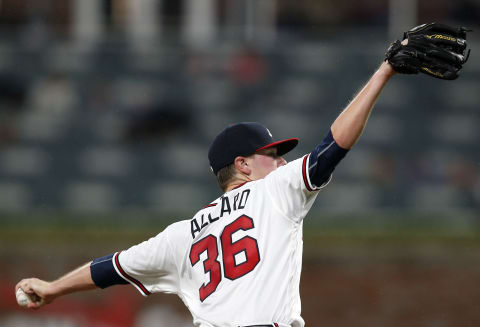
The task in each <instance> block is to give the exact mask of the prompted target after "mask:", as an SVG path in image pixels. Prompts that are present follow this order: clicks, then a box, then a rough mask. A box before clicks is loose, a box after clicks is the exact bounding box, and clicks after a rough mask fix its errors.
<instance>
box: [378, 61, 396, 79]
mask: <svg viewBox="0 0 480 327" xmlns="http://www.w3.org/2000/svg"><path fill="white" fill-rule="evenodd" d="M377 73H379V74H381V75H384V76H386V77H387V78H390V77H392V76H393V75H395V74H396V71H395V70H394V69H393V67H392V65H391V64H390V63H389V62H388V61H384V62H382V64H381V65H380V67H379V68H378V70H377Z"/></svg>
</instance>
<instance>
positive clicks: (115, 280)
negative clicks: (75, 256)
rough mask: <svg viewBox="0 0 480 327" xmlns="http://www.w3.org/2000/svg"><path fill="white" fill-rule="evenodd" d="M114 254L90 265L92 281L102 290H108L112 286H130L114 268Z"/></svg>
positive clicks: (96, 260)
mask: <svg viewBox="0 0 480 327" xmlns="http://www.w3.org/2000/svg"><path fill="white" fill-rule="evenodd" d="M112 257H113V254H109V255H106V256H104V257H101V258H97V259H95V260H93V261H92V263H91V264H90V273H91V275H92V280H93V282H94V283H95V285H97V286H98V287H100V288H106V287H109V286H112V285H119V284H128V282H127V281H126V280H125V279H123V278H122V277H121V276H120V275H119V274H118V273H117V271H116V270H115V268H114V267H113V262H112Z"/></svg>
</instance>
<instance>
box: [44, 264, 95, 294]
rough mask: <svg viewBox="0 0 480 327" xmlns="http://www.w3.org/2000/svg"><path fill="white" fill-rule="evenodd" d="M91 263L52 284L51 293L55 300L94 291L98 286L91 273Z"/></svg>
mask: <svg viewBox="0 0 480 327" xmlns="http://www.w3.org/2000/svg"><path fill="white" fill-rule="evenodd" d="M90 264H91V262H88V263H86V264H85V265H83V266H81V267H79V268H77V269H75V270H73V271H71V272H69V273H68V274H66V275H64V276H62V277H60V278H59V279H57V280H55V281H53V282H51V283H50V287H49V293H50V295H51V296H52V297H53V298H56V297H59V296H61V295H65V294H69V293H73V292H77V291H84V290H90V289H94V288H96V287H97V286H96V285H95V283H94V282H93V280H92V276H91V273H90Z"/></svg>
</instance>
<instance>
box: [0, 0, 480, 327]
mask: <svg viewBox="0 0 480 327" xmlns="http://www.w3.org/2000/svg"><path fill="white" fill-rule="evenodd" d="M430 21H438V22H444V23H450V24H455V25H463V26H468V27H470V28H472V29H473V30H475V31H476V32H475V33H471V34H470V35H469V40H468V41H469V44H470V46H471V48H472V56H471V58H470V61H469V62H468V63H467V64H466V66H465V67H464V71H463V72H462V76H461V77H460V79H458V80H457V81H455V82H445V81H440V80H434V79H432V78H428V77H425V76H416V77H412V76H396V77H395V78H394V79H393V80H392V81H391V82H390V83H389V85H387V87H386V89H385V90H384V92H383V93H382V95H381V97H380V100H379V101H378V103H377V105H376V108H375V110H374V113H373V115H372V117H371V119H370V122H369V124H368V126H367V129H366V132H365V133H364V135H363V136H362V138H361V140H360V142H359V143H358V144H357V146H356V148H355V149H354V150H353V151H352V152H351V153H350V154H349V155H348V157H347V159H346V160H344V162H342V163H341V165H340V166H339V167H338V168H337V171H336V172H335V174H334V180H333V182H332V183H331V185H330V186H329V187H328V188H327V189H325V190H324V191H323V192H322V193H321V195H320V196H319V197H318V200H317V202H316V204H315V206H314V207H313V209H312V212H311V213H310V215H309V216H308V219H307V221H306V222H305V258H304V266H303V275H302V276H303V277H302V283H301V287H302V301H303V315H304V318H305V320H306V322H307V326H427V327H430V326H431V327H444V326H478V321H480V304H479V303H480V289H479V287H478V281H479V280H480V263H479V259H480V252H479V250H480V242H479V222H480V151H479V150H480V148H479V145H478V144H479V140H480V131H479V128H478V126H479V125H480V114H479V109H480V78H479V77H480V61H479V60H478V54H479V53H480V46H479V45H480V44H479V33H478V32H479V31H480V28H479V23H480V2H479V1H478V0H459V1H451V0H436V1H435V2H434V3H432V2H431V1H429V0H403V1H400V0H359V1H348V0H336V1H331V0H316V1H314V0H296V1H293V0H288V1H287V0H261V1H260V0H242V1H238V0H183V1H166V0H136V1H133V0H131V1H128V0H69V1H65V0H48V1H47V0H43V1H27V0H2V1H1V2H0V104H1V106H0V264H1V267H2V268H1V270H0V325H1V326H6V327H11V326H82V327H83V326H125V327H127V326H139V327H149V326H191V318H190V316H189V314H188V312H187V311H186V309H185V308H184V307H183V304H182V303H181V302H180V301H179V300H178V299H176V297H175V296H171V295H170V296H168V295H153V296H151V297H149V298H148V299H144V298H142V297H141V296H140V295H139V294H137V292H136V291H135V290H133V288H131V287H116V288H111V289H108V290H105V291H94V292H90V293H85V294H78V295H71V296H68V297H65V298H64V299H62V300H60V301H58V302H57V303H55V304H53V305H51V306H49V307H48V308H45V309H44V310H40V311H37V312H35V313H31V312H27V311H25V310H21V309H20V308H18V307H17V306H16V304H15V299H14V292H13V287H14V285H15V283H16V282H17V281H18V280H20V279H21V278H24V277H31V276H38V277H41V278H45V279H54V278H56V277H58V276H59V275H61V274H63V273H65V272H67V271H68V270H71V269H72V268H74V267H76V266H78V265H80V264H82V263H83V262H86V261H88V260H90V259H92V258H94V257H98V256H101V255H104V254H107V253H111V252H113V251H116V250H120V249H124V248H127V247H129V246H131V245H133V244H135V243H137V242H139V241H141V240H143V239H146V238H148V237H150V236H153V235H155V234H156V233H158V232H160V231H161V230H162V229H163V228H164V226H166V225H167V224H169V223H171V222H173V221H176V220H181V219H188V218H190V217H191V216H192V214H193V213H194V212H195V211H196V210H197V209H198V208H199V207H201V206H202V205H204V204H206V203H209V201H210V200H211V199H214V198H216V197H217V196H218V195H219V190H218V189H217V185H216V182H215V179H214V177H213V176H212V174H211V173H210V170H209V166H208V161H207V156H206V153H207V149H208V145H209V143H210V141H211V140H212V138H213V137H214V136H215V135H216V134H217V133H218V132H219V131H220V130H221V129H222V128H223V127H224V126H225V125H227V124H228V123H231V122H236V121H259V122H262V123H264V124H266V125H267V126H269V128H270V129H271V130H272V132H273V134H274V136H275V137H277V138H281V137H292V136H298V137H300V138H301V143H300V145H299V147H298V148H297V149H295V150H294V152H293V154H291V155H289V156H288V157H287V159H293V158H296V157H298V156H300V155H303V154H304V153H307V152H309V151H310V150H311V149H312V148H313V147H314V146H315V145H316V143H317V142H318V141H320V140H321V139H322V138H323V135H324V134H325V133H326V131H327V129H328V127H329V125H330V123H331V122H332V121H333V119H334V118H335V117H336V115H337V114H338V113H339V112H340V110H341V109H342V108H343V107H344V106H345V105H346V104H347V103H348V101H349V100H350V99H351V98H352V96H353V95H354V93H355V92H356V91H357V90H358V89H359V88H360V87H361V86H362V84H363V83H364V82H365V81H366V80H367V79H368V77H369V76H370V74H371V73H373V71H374V70H375V69H376V67H377V66H378V65H379V63H380V62H381V60H383V54H384V52H385V49H386V47H387V46H388V44H389V43H390V42H391V41H393V40H394V39H396V38H401V36H402V32H403V31H404V30H406V29H408V28H410V27H412V26H415V25H418V24H420V23H423V22H430Z"/></svg>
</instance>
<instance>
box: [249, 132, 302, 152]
mask: <svg viewBox="0 0 480 327" xmlns="http://www.w3.org/2000/svg"><path fill="white" fill-rule="evenodd" d="M297 144H298V138H296V137H295V138H291V139H286V140H282V141H277V142H273V143H270V144H267V145H265V146H262V147H261V148H259V149H257V151H260V150H264V149H269V148H277V155H279V156H283V155H284V154H285V153H288V152H290V151H291V150H293V148H295V147H296V146H297ZM257 151H255V152H257Z"/></svg>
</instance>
